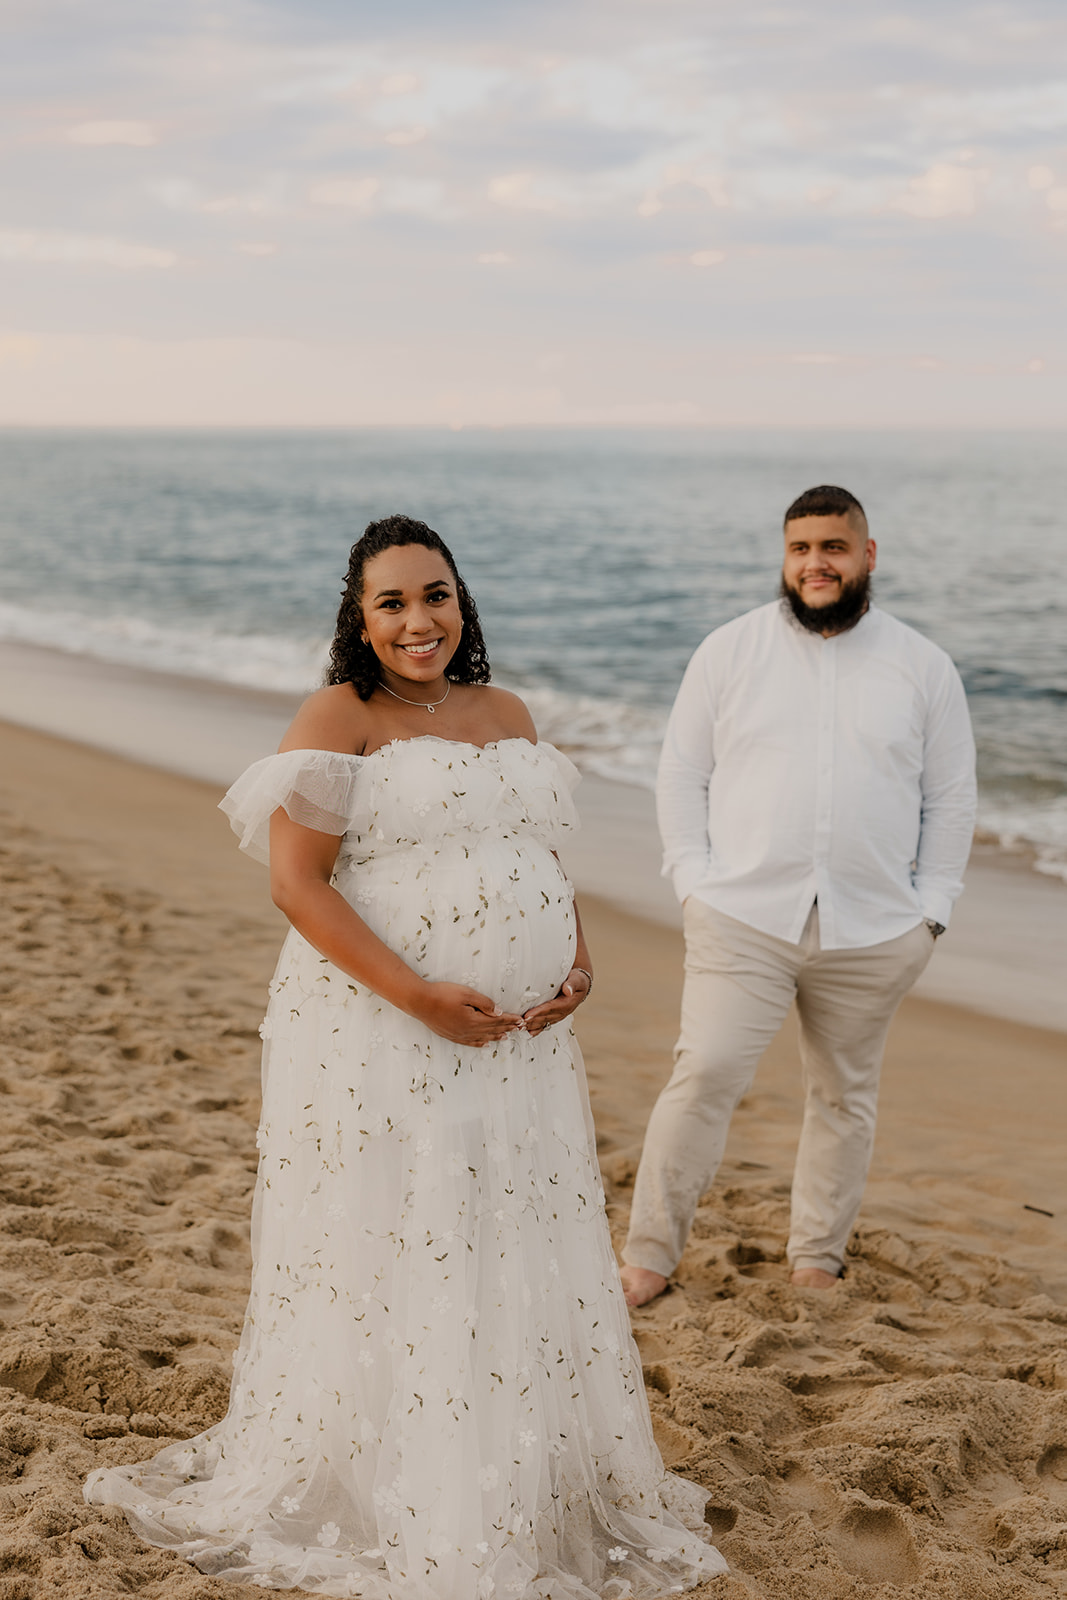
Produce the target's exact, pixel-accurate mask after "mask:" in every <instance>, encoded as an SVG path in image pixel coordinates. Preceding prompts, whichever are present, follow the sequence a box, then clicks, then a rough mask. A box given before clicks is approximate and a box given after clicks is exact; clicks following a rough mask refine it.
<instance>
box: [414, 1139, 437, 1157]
mask: <svg viewBox="0 0 1067 1600" xmlns="http://www.w3.org/2000/svg"><path fill="white" fill-rule="evenodd" d="M432 1149H433V1145H432V1144H431V1142H430V1140H429V1139H419V1140H418V1142H417V1143H416V1145H415V1154H416V1155H417V1156H428V1155H429V1154H430V1152H431V1150H432Z"/></svg>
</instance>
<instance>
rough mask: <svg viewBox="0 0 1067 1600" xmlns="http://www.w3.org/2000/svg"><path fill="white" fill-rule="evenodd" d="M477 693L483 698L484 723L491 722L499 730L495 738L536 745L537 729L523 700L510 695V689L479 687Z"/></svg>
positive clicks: (488, 685) (487, 685)
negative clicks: (516, 740)
mask: <svg viewBox="0 0 1067 1600" xmlns="http://www.w3.org/2000/svg"><path fill="white" fill-rule="evenodd" d="M478 693H479V695H482V696H484V699H483V701H482V709H483V713H484V715H485V719H486V721H490V720H491V721H492V724H493V726H494V727H495V728H498V729H499V732H498V733H497V738H500V739H529V741H530V743H531V744H536V743H537V729H536V728H535V727H534V720H533V717H531V715H530V708H529V706H527V704H526V702H525V700H521V699H520V698H519V696H518V695H517V694H512V692H511V690H510V689H497V688H495V687H494V686H493V685H492V684H486V685H485V686H484V687H480V688H479V689H478Z"/></svg>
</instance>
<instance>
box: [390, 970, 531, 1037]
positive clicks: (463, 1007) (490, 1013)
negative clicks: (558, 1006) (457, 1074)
mask: <svg viewBox="0 0 1067 1600" xmlns="http://www.w3.org/2000/svg"><path fill="white" fill-rule="evenodd" d="M554 1003H555V1002H554V1001H549V1004H550V1005H552V1004H554ZM537 1009H538V1010H541V1009H543V1007H538V1008H537ZM411 1014H412V1016H414V1017H417V1018H418V1020H419V1021H420V1022H423V1023H425V1024H426V1026H427V1027H428V1028H429V1029H430V1031H431V1032H432V1033H436V1034H438V1035H440V1037H441V1038H442V1039H450V1040H451V1042H452V1043H453V1044H462V1045H467V1046H473V1047H474V1048H475V1049H479V1048H481V1046H482V1045H487V1044H495V1043H496V1042H497V1041H498V1040H500V1039H505V1038H506V1037H507V1035H508V1034H509V1033H513V1032H514V1031H515V1029H516V1028H522V1027H524V1026H525V1024H524V1022H523V1019H522V1017H520V1016H518V1015H517V1014H516V1013H514V1012H510V1011H501V1010H500V1007H499V1006H498V1005H497V1004H496V1003H495V1001H493V1000H490V999H489V998H488V996H487V995H484V994H479V993H478V991H477V989H468V988H467V987H466V986H465V985H464V984H462V983H426V982H424V983H423V984H422V986H421V990H420V993H419V997H418V1001H417V1003H416V1004H415V1005H414V1006H413V1007H412V1008H411Z"/></svg>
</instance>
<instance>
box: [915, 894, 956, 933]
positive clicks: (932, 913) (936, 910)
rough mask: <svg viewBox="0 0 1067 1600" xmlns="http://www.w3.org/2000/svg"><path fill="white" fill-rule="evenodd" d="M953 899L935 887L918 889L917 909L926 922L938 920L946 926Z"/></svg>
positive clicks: (950, 913)
mask: <svg viewBox="0 0 1067 1600" xmlns="http://www.w3.org/2000/svg"><path fill="white" fill-rule="evenodd" d="M953 904H954V902H953V900H952V898H951V896H950V895H947V894H944V893H942V892H940V891H938V890H937V889H923V888H920V889H919V910H920V911H921V912H922V914H923V917H924V919H925V920H926V921H927V922H940V924H941V926H942V927H943V928H947V927H948V925H949V921H950V919H951V917H952V907H953Z"/></svg>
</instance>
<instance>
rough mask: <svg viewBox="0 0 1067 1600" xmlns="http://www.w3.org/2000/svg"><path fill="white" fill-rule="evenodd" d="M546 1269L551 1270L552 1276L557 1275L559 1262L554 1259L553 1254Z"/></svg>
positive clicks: (555, 1276)
mask: <svg viewBox="0 0 1067 1600" xmlns="http://www.w3.org/2000/svg"><path fill="white" fill-rule="evenodd" d="M548 1270H549V1272H551V1274H552V1276H553V1277H554V1278H558V1277H559V1262H558V1261H557V1260H556V1258H555V1256H553V1257H552V1260H551V1261H550V1262H549V1263H548Z"/></svg>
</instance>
